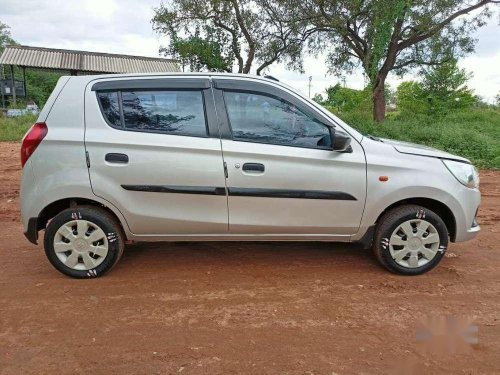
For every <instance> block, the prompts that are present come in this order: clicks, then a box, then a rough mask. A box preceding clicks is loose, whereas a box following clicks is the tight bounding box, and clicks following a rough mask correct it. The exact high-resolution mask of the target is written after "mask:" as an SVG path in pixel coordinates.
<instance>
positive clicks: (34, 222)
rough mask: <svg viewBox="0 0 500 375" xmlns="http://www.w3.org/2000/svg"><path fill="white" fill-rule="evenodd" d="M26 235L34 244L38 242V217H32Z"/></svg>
mask: <svg viewBox="0 0 500 375" xmlns="http://www.w3.org/2000/svg"><path fill="white" fill-rule="evenodd" d="M24 236H25V237H26V238H27V239H28V241H29V242H31V243H32V244H35V245H36V244H37V243H38V218H37V217H31V218H29V220H28V226H27V228H26V232H24Z"/></svg>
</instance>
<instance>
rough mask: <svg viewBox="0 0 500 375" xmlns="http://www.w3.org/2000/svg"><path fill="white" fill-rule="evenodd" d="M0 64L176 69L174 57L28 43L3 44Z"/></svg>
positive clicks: (134, 70)
mask: <svg viewBox="0 0 500 375" xmlns="http://www.w3.org/2000/svg"><path fill="white" fill-rule="evenodd" d="M0 64H4V65H17V66H25V67H31V68H39V69H51V70H66V71H68V70H69V71H78V72H88V73H155V72H178V71H179V66H178V65H177V63H176V61H175V60H170V59H162V58H154V57H143V56H130V55H117V54H111V53H99V52H87V51H74V50H64V49H54V48H42V47H30V46H19V45H17V46H6V47H5V50H4V51H3V53H2V56H0Z"/></svg>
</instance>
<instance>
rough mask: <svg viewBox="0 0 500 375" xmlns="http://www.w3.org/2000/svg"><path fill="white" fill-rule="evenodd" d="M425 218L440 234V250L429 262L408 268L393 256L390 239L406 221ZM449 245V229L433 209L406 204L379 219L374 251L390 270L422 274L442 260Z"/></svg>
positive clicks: (405, 273) (399, 272) (404, 273)
mask: <svg viewBox="0 0 500 375" xmlns="http://www.w3.org/2000/svg"><path fill="white" fill-rule="evenodd" d="M412 219H425V220H426V221H428V222H429V223H431V224H432V225H433V226H434V227H435V228H436V231H437V233H438V234H439V251H438V252H437V254H436V256H435V257H434V258H433V259H432V260H430V261H429V262H428V263H427V264H424V265H423V266H420V267H416V268H408V267H404V266H402V265H400V264H398V263H397V262H396V261H395V260H394V259H393V257H392V256H391V253H390V250H389V246H388V239H389V238H390V237H391V235H392V233H393V232H394V230H396V228H397V227H398V226H399V225H401V224H402V223H404V222H405V221H408V220H412ZM447 247H448V229H447V228H446V224H445V223H444V221H443V220H442V219H441V218H440V217H439V216H438V215H437V214H436V213H435V212H433V211H431V210H429V209H427V208H425V207H421V206H417V205H404V206H399V207H396V208H394V209H392V210H390V211H388V212H387V213H385V214H384V215H383V216H382V217H381V218H380V220H379V222H378V224H377V228H376V230H375V236H374V239H373V251H374V253H375V256H376V257H377V259H378V260H379V262H380V263H381V264H382V265H383V266H384V267H385V268H387V269H388V270H389V271H391V272H394V273H397V274H400V275H420V274H423V273H425V272H428V271H430V270H431V269H433V268H434V267H436V265H437V264H438V263H439V262H440V261H441V259H442V258H443V256H444V253H445V252H446V249H447Z"/></svg>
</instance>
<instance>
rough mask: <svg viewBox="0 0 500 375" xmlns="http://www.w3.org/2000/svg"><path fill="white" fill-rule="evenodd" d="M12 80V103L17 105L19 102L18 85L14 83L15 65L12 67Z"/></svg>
mask: <svg viewBox="0 0 500 375" xmlns="http://www.w3.org/2000/svg"><path fill="white" fill-rule="evenodd" d="M10 80H11V82H12V103H13V104H14V105H16V104H17V100H16V83H15V81H14V65H11V66H10Z"/></svg>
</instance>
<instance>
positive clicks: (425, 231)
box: [389, 219, 440, 268]
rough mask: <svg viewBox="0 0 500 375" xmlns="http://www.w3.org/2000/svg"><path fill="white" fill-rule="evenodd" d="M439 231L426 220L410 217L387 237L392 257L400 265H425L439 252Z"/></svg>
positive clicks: (409, 266)
mask: <svg viewBox="0 0 500 375" xmlns="http://www.w3.org/2000/svg"><path fill="white" fill-rule="evenodd" d="M439 244H440V238H439V233H438V231H437V230H436V228H435V227H434V225H432V224H431V223H429V222H428V221H426V220H422V219H412V220H408V221H405V222H404V223H402V224H400V225H399V226H398V227H397V228H396V229H395V230H394V232H392V235H391V237H390V238H389V251H390V253H391V256H392V259H394V260H395V261H396V263H397V264H399V265H400V266H402V267H405V268H417V267H422V266H425V265H426V264H427V263H429V262H430V261H431V260H432V259H434V257H435V256H436V255H437V253H438V252H439Z"/></svg>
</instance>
